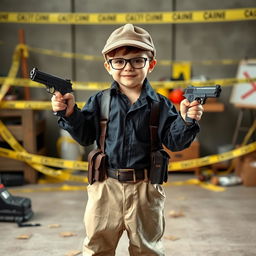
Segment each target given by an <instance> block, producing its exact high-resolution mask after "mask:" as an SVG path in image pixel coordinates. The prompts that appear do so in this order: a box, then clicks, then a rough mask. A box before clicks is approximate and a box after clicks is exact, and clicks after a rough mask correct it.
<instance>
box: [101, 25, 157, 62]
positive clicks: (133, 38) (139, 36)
mask: <svg viewBox="0 0 256 256" xmlns="http://www.w3.org/2000/svg"><path fill="white" fill-rule="evenodd" d="M122 46H133V47H137V48H140V49H142V50H147V51H151V52H152V53H153V56H155V55H156V49H155V46H154V43H153V40H152V38H151V36H150V34H149V33H148V32H147V31H146V30H145V29H143V28H140V27H137V26H134V25H132V24H125V25H124V26H122V27H120V28H118V29H116V30H114V31H113V32H112V33H111V35H110V36H109V38H108V40H107V42H106V44H105V46H104V48H103V50H102V54H103V55H104V57H105V56H106V54H107V53H109V52H111V51H112V50H114V49H117V48H119V47H122Z"/></svg>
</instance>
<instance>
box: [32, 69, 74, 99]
mask: <svg viewBox="0 0 256 256" xmlns="http://www.w3.org/2000/svg"><path fill="white" fill-rule="evenodd" d="M30 78H31V80H33V81H35V82H38V83H41V84H44V85H46V86H47V87H53V88H54V89H55V90H56V91H60V92H61V93H62V94H64V93H68V92H72V84H71V82H70V80H65V79H62V78H59V77H57V76H53V75H50V74H47V73H44V72H42V71H39V70H38V69H37V68H33V69H32V70H31V71H30Z"/></svg>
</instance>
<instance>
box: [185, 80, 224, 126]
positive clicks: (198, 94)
mask: <svg viewBox="0 0 256 256" xmlns="http://www.w3.org/2000/svg"><path fill="white" fill-rule="evenodd" d="M220 93H221V86H220V85H218V84H217V85H215V86H205V87H201V86H199V87H195V86H188V87H187V88H186V89H185V91H184V94H183V96H184V97H185V98H186V99H187V100H188V101H189V102H192V101H194V100H197V101H198V102H199V103H200V104H202V105H203V104H205V102H206V100H207V98H218V97H219V96H220ZM186 122H188V123H192V122H193V119H191V118H189V117H186Z"/></svg>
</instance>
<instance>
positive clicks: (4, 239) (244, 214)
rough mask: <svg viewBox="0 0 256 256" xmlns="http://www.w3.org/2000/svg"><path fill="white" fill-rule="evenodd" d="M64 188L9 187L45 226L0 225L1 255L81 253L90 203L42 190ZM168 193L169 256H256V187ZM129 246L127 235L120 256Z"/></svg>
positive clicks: (79, 195) (76, 194) (80, 194)
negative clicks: (63, 234)
mask: <svg viewBox="0 0 256 256" xmlns="http://www.w3.org/2000/svg"><path fill="white" fill-rule="evenodd" d="M190 178H194V176H191V175H187V174H186V175H185V174H184V175H180V174H179V175H177V174H172V175H170V177H169V181H177V180H187V179H190ZM61 185H62V184H61V183H58V184H46V185H41V184H40V185H26V186H22V187H15V188H9V191H10V192H11V193H12V194H13V195H19V196H25V197H29V198H31V199H32V207H33V211H34V213H35V214H34V217H33V219H31V221H30V222H31V223H40V224H41V226H40V227H23V228H19V227H17V225H16V224H15V223H0V226H1V228H0V238H1V239H0V255H1V256H52V255H54V256H64V255H68V252H70V251H73V250H78V251H79V250H81V247H82V242H83V239H84V228H83V223H82V219H83V213H84V208H85V204H86V200H87V195H86V192H85V190H84V191H82V190H78V191H51V192H50V191H40V190H38V189H44V188H49V187H52V188H53V190H54V188H58V187H60V186H61ZM72 185H76V186H77V184H72ZM21 189H35V191H32V192H25V191H21ZM165 191H166V195H167V199H166V207H165V213H166V231H165V235H164V239H163V241H164V244H165V248H166V256H174V255H175V256H177V255H178V256H183V255H184V256H253V255H256V200H255V194H256V187H250V188H249V187H244V186H242V185H240V186H234V187H229V188H226V190H225V191H224V192H214V191H211V190H207V189H204V188H202V187H200V186H197V185H180V186H174V185H170V184H169V185H167V186H165ZM171 211H176V212H177V211H182V213H183V214H184V216H183V217H179V218H172V217H170V216H169V214H170V212H171ZM51 224H60V225H61V226H60V227H58V228H50V227H49V226H48V225H51ZM61 232H71V233H73V234H74V236H71V237H61V236H60V233H61ZM22 234H30V235H31V237H30V238H29V239H23V240H22V239H17V238H16V237H17V236H20V235H22ZM170 238H177V240H175V241H173V240H170ZM127 245H128V240H127V237H126V235H125V234H124V235H123V236H122V238H121V240H120V242H119V245H118V248H117V251H116V255H117V256H127V255H129V254H128V251H127ZM71 255H72V254H71ZM79 255H81V254H79ZM106 256H107V255H106Z"/></svg>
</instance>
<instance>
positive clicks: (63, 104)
mask: <svg viewBox="0 0 256 256" xmlns="http://www.w3.org/2000/svg"><path fill="white" fill-rule="evenodd" d="M51 101H52V110H53V111H54V112H58V111H61V110H65V109H66V114H65V117H69V116H70V115H71V114H72V113H73V112H74V106H75V97H74V95H73V94H71V93H66V94H65V95H61V93H60V92H58V91H55V92H54V95H53V96H52V99H51Z"/></svg>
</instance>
